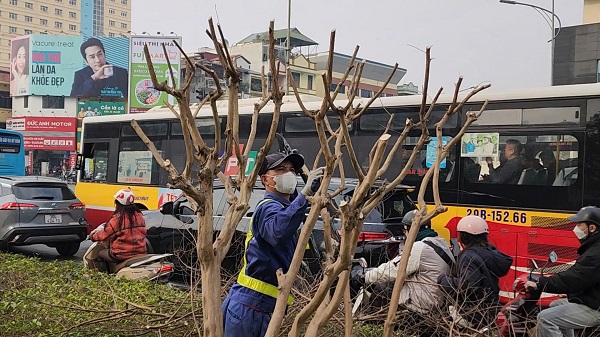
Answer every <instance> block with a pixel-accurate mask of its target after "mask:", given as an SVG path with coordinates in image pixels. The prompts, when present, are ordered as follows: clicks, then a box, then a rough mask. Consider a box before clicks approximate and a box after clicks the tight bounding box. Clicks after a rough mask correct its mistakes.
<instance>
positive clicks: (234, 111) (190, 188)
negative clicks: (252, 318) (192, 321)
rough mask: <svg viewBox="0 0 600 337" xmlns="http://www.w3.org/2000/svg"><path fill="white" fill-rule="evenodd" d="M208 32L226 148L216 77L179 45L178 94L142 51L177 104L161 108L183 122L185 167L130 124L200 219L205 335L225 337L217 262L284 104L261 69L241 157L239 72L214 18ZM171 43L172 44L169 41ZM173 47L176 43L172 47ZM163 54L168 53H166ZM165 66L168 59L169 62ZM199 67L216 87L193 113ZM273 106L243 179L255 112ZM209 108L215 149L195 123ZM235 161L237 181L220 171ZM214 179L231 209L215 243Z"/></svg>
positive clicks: (271, 54) (156, 85)
mask: <svg viewBox="0 0 600 337" xmlns="http://www.w3.org/2000/svg"><path fill="white" fill-rule="evenodd" d="M208 25H209V29H208V30H207V31H206V33H207V34H208V36H209V37H210V39H211V40H212V42H213V44H214V47H215V50H216V53H217V55H218V56H219V61H220V63H221V64H222V65H223V68H224V73H225V78H226V79H227V90H228V106H227V117H226V127H225V134H224V138H225V139H224V142H225V147H224V149H223V150H224V151H222V152H223V153H222V154H220V153H221V145H222V135H221V126H220V123H221V121H220V118H219V111H217V100H218V99H219V98H220V97H221V96H222V95H223V89H222V88H221V87H220V85H218V83H219V79H218V77H217V74H216V73H215V72H214V71H213V70H211V69H209V68H207V67H206V66H204V65H202V64H200V63H192V61H191V60H190V59H189V58H188V56H187V55H186V54H185V52H184V51H183V50H182V49H181V47H180V46H179V45H178V47H179V49H180V51H181V52H182V54H183V55H184V56H185V60H186V63H187V69H188V70H189V71H187V72H186V77H185V82H184V85H183V86H182V88H181V89H177V88H175V87H170V86H168V85H167V81H164V82H159V81H158V79H157V77H156V73H155V71H154V67H153V64H152V58H151V55H150V53H149V52H148V48H147V47H145V48H144V53H145V56H146V61H147V63H148V67H149V71H150V76H151V79H152V84H153V86H154V88H156V89H157V90H160V91H164V92H166V93H168V94H169V95H171V96H173V97H175V98H176V99H177V105H178V107H174V106H172V105H170V104H169V103H168V102H167V101H165V102H164V103H165V105H166V106H167V107H168V108H169V109H170V110H171V111H172V112H173V114H174V115H175V117H177V118H178V119H179V120H180V121H181V126H182V133H183V140H184V143H185V153H186V157H185V158H186V160H185V166H184V168H183V170H182V171H181V172H179V171H178V170H177V169H176V168H175V167H174V166H173V164H172V163H171V161H170V160H169V159H168V158H163V157H162V156H161V154H160V152H159V151H158V150H157V149H156V147H155V146H154V144H153V143H152V141H151V140H150V139H149V138H148V137H147V136H146V135H145V134H144V131H143V130H142V128H141V127H140V126H139V125H138V123H137V122H136V121H135V119H134V120H132V121H131V125H132V127H133V128H134V130H135V131H136V133H137V134H138V136H139V137H140V138H141V139H142V140H143V141H144V143H145V144H146V145H147V146H148V149H149V150H150V151H151V152H152V154H153V156H154V159H155V160H156V161H157V162H158V164H159V165H160V166H161V167H162V168H164V169H165V170H166V171H167V172H168V174H169V177H168V181H169V187H171V188H177V189H180V190H181V191H183V193H184V194H185V196H186V197H187V198H188V199H189V200H190V202H192V203H193V204H194V206H195V211H196V214H197V215H198V237H197V247H196V250H197V253H198V259H199V261H200V271H201V279H202V304H203V315H202V317H203V332H204V333H203V336H207V337H220V336H223V315H222V311H221V296H220V295H221V262H222V261H223V259H224V257H225V254H226V253H227V251H228V250H229V246H230V244H231V241H232V237H233V235H234V232H235V228H236V226H237V225H238V223H239V222H240V220H241V219H242V217H243V216H244V214H246V212H247V211H248V209H249V208H250V205H249V200H250V194H251V192H252V189H253V187H254V184H255V181H256V177H257V176H258V171H259V169H260V167H261V165H262V162H263V160H264V158H265V156H266V154H267V153H268V152H269V150H270V148H271V145H272V143H273V140H274V138H275V131H276V130H277V125H278V121H279V112H280V109H281V105H282V97H283V92H282V90H281V88H280V86H279V83H278V81H277V76H272V83H271V84H272V92H267V81H266V76H265V72H264V67H263V70H262V97H261V99H260V100H259V102H257V103H256V104H255V105H254V113H253V116H252V125H251V129H250V136H249V139H248V141H247V143H246V147H245V149H244V151H243V152H242V151H241V150H240V147H239V144H240V139H239V133H240V129H239V126H240V123H239V111H238V92H239V84H240V83H239V82H240V72H239V69H238V67H237V65H236V63H235V60H234V59H233V58H232V57H231V55H230V53H229V50H228V47H227V44H226V43H224V41H225V38H224V35H223V32H222V30H221V27H220V26H219V25H217V26H216V28H217V29H215V25H214V24H213V21H212V18H211V19H209V20H208ZM273 27H274V22H273V21H271V23H270V25H269V66H270V72H271V74H277V73H278V69H277V63H276V58H275V39H274V35H273V32H274V28H273ZM173 42H175V41H173ZM175 44H177V43H176V42H175ZM165 54H167V53H166V51H165ZM167 61H168V59H167ZM196 68H199V69H201V70H203V71H204V72H206V74H207V75H208V76H210V77H212V78H213V79H214V82H215V83H217V88H216V89H214V90H213V91H211V92H210V93H209V95H208V96H206V97H205V98H204V99H203V100H202V101H201V102H200V104H199V105H198V107H197V108H196V110H195V111H194V112H192V109H191V107H190V85H191V83H192V79H193V77H194V76H195V73H196V72H195V71H194V70H195V69H196ZM169 69H170V76H171V79H172V82H171V83H176V82H175V74H173V70H172V68H171V67H170V64H169ZM270 101H272V102H273V104H274V111H273V116H272V121H271V125H270V129H269V133H268V136H267V138H266V140H265V142H264V143H263V144H262V146H261V148H260V150H259V151H258V155H257V158H256V161H255V165H254V168H253V169H252V171H251V172H250V173H249V174H247V175H246V173H245V172H246V166H247V165H248V157H249V155H250V150H251V149H252V147H253V145H254V140H255V136H256V127H257V121H258V114H259V112H260V111H261V110H262V109H263V108H264V107H265V105H267V103H269V102H270ZM207 103H208V104H209V105H210V107H211V110H212V115H213V121H214V124H215V133H214V139H215V141H214V145H213V146H209V145H207V143H206V141H205V140H204V138H203V136H202V134H201V133H200V131H199V130H198V128H197V126H196V124H195V117H196V116H197V114H198V112H199V111H200V109H201V108H202V106H204V105H205V104H207ZM232 155H233V156H235V157H236V158H237V160H238V167H239V170H238V173H237V176H235V177H225V176H224V175H223V173H222V172H221V169H222V167H223V166H224V165H225V163H226V161H227V159H228V158H229V157H231V156H232ZM194 168H197V169H198V175H197V177H196V178H197V183H194V182H193V181H194V179H193V177H192V172H193V171H194ZM215 177H218V178H219V179H220V180H221V181H222V183H223V184H224V185H225V190H226V193H227V201H228V203H229V208H228V209H227V213H226V214H225V221H224V223H223V226H222V228H221V231H220V233H219V235H218V236H217V238H216V239H215V240H214V241H213V181H214V179H215Z"/></svg>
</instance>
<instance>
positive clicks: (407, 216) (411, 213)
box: [402, 209, 431, 229]
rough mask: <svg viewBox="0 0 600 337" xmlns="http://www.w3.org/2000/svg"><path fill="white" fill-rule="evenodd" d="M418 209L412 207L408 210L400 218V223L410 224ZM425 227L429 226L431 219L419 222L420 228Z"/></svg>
mask: <svg viewBox="0 0 600 337" xmlns="http://www.w3.org/2000/svg"><path fill="white" fill-rule="evenodd" d="M418 211H419V210H417V209H414V210H412V211H409V212H408V213H406V214H404V217H403V218H402V224H403V225H404V226H409V227H410V226H411V225H412V221H413V218H414V217H415V214H417V212H418ZM427 228H431V220H427V221H426V222H424V223H422V224H421V228H420V229H427Z"/></svg>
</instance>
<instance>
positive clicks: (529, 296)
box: [496, 252, 558, 336]
mask: <svg viewBox="0 0 600 337" xmlns="http://www.w3.org/2000/svg"><path fill="white" fill-rule="evenodd" d="M557 260H558V255H557V254H556V253H555V252H551V253H550V254H549V256H548V260H547V261H546V263H545V264H544V266H543V267H542V268H541V269H540V268H539V266H538V264H537V263H536V262H535V260H533V259H532V260H531V262H532V268H531V269H530V271H529V274H522V275H520V276H519V277H517V279H516V280H515V282H514V283H513V290H514V291H515V293H516V296H515V298H514V299H512V300H510V301H508V302H507V303H506V304H505V305H504V306H503V307H502V309H501V310H500V312H499V313H498V315H497V317H496V324H497V326H498V329H499V331H498V332H499V335H500V336H529V331H530V330H531V329H535V324H536V319H535V318H536V316H537V314H538V312H539V308H540V306H539V305H538V301H539V300H540V297H541V295H542V291H541V290H540V289H526V288H525V282H527V281H537V280H539V276H538V275H534V273H533V272H534V270H540V276H543V275H544V269H545V268H546V266H547V265H548V263H554V262H556V261H557Z"/></svg>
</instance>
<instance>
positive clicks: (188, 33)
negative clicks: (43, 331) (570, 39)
mask: <svg viewBox="0 0 600 337" xmlns="http://www.w3.org/2000/svg"><path fill="white" fill-rule="evenodd" d="M523 2H528V3H531V4H535V5H538V6H541V7H545V8H548V9H549V8H550V7H551V4H552V0H527V1H526V0H523ZM167 4H172V5H173V7H172V9H170V10H169V9H165V7H166V5H167ZM287 8H288V2H287V1H285V0H270V1H267V0H254V1H245V0H220V1H215V0H174V1H172V2H171V3H166V2H165V1H164V0H133V1H132V11H133V13H132V30H133V32H135V33H137V34H141V33H142V32H143V31H147V32H149V33H151V34H156V33H157V32H161V33H163V34H165V35H167V34H168V33H170V32H175V33H177V34H178V35H181V36H182V37H183V44H184V48H185V49H186V50H189V51H193V50H197V49H198V48H199V47H203V46H209V43H210V41H209V40H208V38H207V36H206V34H205V33H204V30H205V29H206V28H207V20H208V18H209V17H210V16H212V17H213V18H214V19H215V20H217V19H218V21H219V22H220V23H221V25H222V28H223V30H224V33H225V36H226V38H227V39H228V40H229V42H230V43H234V42H237V41H239V40H241V39H243V38H244V37H246V36H247V35H249V34H251V33H253V32H259V31H265V30H266V29H267V28H268V25H269V20H271V19H274V20H275V27H276V28H277V29H280V28H286V27H287ZM555 13H556V14H557V15H558V16H559V17H560V19H561V20H562V23H563V26H572V25H577V24H581V23H582V19H583V0H555ZM291 22H292V27H294V26H295V27H297V28H298V29H299V30H300V31H301V32H302V33H304V34H305V35H307V36H309V37H310V38H312V39H313V40H315V41H317V42H318V43H319V46H318V47H316V48H313V49H311V50H310V51H311V52H315V51H325V50H326V49H327V47H328V44H329V33H330V31H331V30H332V29H336V31H337V36H336V51H337V52H341V53H346V54H351V53H352V52H353V50H354V47H355V46H356V45H357V44H358V45H360V46H361V49H360V51H359V56H360V57H364V58H367V59H372V60H374V61H378V62H384V63H389V64H393V63H394V62H398V64H399V65H400V67H403V68H406V69H407V70H408V73H407V74H406V76H405V77H404V78H403V80H402V81H401V83H404V82H409V81H412V82H414V83H415V84H418V85H421V84H422V80H423V72H424V54H423V53H422V52H421V51H419V50H418V49H417V48H420V49H424V48H425V47H426V46H432V47H433V48H432V55H433V57H434V58H435V59H434V61H433V63H432V76H431V78H432V83H431V84H432V85H433V86H434V87H439V86H444V87H445V88H451V87H452V86H453V84H454V83H455V81H456V79H457V77H458V76H459V75H463V76H464V78H465V79H464V82H463V83H464V84H465V85H475V84H478V83H480V82H485V81H489V82H491V83H492V88H493V89H494V90H499V89H500V90H502V89H511V88H526V87H539V86H548V85H550V55H551V44H550V43H548V42H547V41H548V40H549V39H550V36H551V30H550V27H549V26H548V24H547V23H546V21H544V19H543V18H542V16H541V15H540V14H538V13H537V12H536V11H535V10H533V9H532V8H528V7H524V6H516V5H507V4H501V3H499V2H498V1H497V0H411V1H407V0H375V1H356V0H349V1H335V0H330V1H323V0H320V1H317V0H303V1H299V0H292V19H291ZM446 91H448V89H447V90H446Z"/></svg>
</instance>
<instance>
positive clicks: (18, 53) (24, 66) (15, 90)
mask: <svg viewBox="0 0 600 337" xmlns="http://www.w3.org/2000/svg"><path fill="white" fill-rule="evenodd" d="M28 94H29V36H24V37H20V38H18V39H13V40H12V41H11V44H10V95H11V96H20V95H28Z"/></svg>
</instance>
